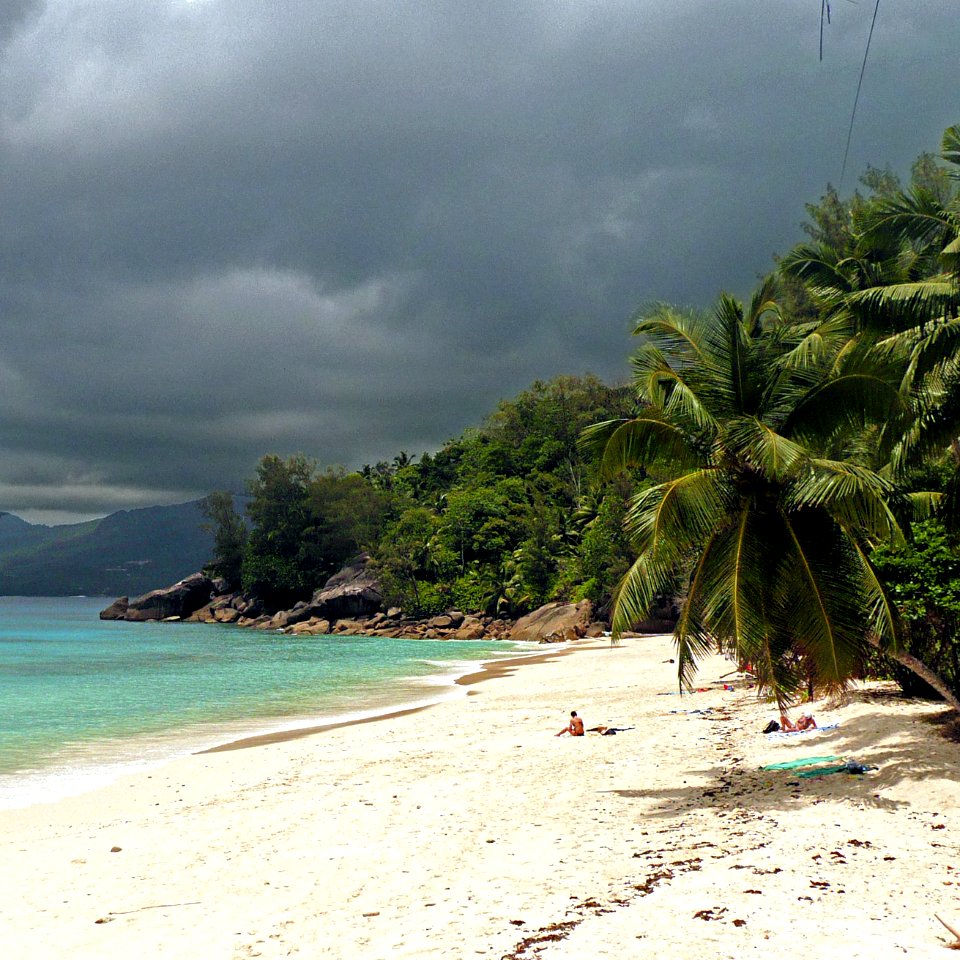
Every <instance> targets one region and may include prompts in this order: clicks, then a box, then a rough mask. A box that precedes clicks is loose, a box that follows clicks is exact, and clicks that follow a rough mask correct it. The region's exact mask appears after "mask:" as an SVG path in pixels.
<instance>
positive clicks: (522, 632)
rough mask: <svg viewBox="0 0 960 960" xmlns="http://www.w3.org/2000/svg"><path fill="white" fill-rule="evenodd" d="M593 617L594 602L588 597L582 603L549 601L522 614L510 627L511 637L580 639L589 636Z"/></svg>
mask: <svg viewBox="0 0 960 960" xmlns="http://www.w3.org/2000/svg"><path fill="white" fill-rule="evenodd" d="M592 621H593V604H592V603H591V602H590V601H589V600H581V601H580V602H579V603H548V604H545V605H544V606H542V607H540V609H539V610H534V611H533V613H528V614H527V615H526V616H525V617H521V618H520V619H519V620H518V621H517V622H516V623H515V624H514V625H513V628H512V629H511V630H510V635H509V639H511V640H539V641H541V642H547V643H549V642H551V641H554V642H562V641H565V640H579V639H580V638H581V637H584V636H586V634H587V629H588V627H589V626H590V624H591V623H592Z"/></svg>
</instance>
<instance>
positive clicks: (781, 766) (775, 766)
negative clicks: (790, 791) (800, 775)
mask: <svg viewBox="0 0 960 960" xmlns="http://www.w3.org/2000/svg"><path fill="white" fill-rule="evenodd" d="M839 759H841V758H840V757H808V758H807V759H806V760H784V761H783V763H768V764H767V765H766V766H765V767H761V768H760V769H761V770H796V769H797V767H812V766H813V765H814V764H815V763H830V762H831V761H833V760H839Z"/></svg>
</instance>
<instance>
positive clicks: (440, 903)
mask: <svg viewBox="0 0 960 960" xmlns="http://www.w3.org/2000/svg"><path fill="white" fill-rule="evenodd" d="M569 652H570V653H574V652H575V653H576V656H569V655H561V656H557V655H554V654H560V653H563V651H548V652H547V653H546V654H545V655H544V659H542V660H541V661H540V662H527V663H526V668H525V669H523V670H520V669H515V668H514V667H511V666H509V665H505V666H504V667H503V668H502V669H501V670H500V671H499V673H498V678H497V679H498V682H497V683H486V682H485V681H484V680H483V679H480V678H475V679H474V680H472V681H470V682H469V683H464V684H462V686H466V687H467V692H468V693H469V694H472V695H470V696H465V697H459V698H457V699H455V700H447V701H444V702H442V703H440V704H438V705H437V706H436V707H434V708H432V709H431V711H430V713H429V714H424V713H420V714H418V715H405V716H403V717H402V718H400V722H390V721H387V722H384V723H366V724H359V725H352V726H349V727H342V728H338V729H331V730H327V731H324V732H323V735H322V736H303V737H298V738H296V739H293V740H287V741H283V742H274V743H267V744H262V745H259V746H254V747H250V748H249V749H243V750H240V749H238V750H233V751H223V752H219V753H213V754H211V753H207V754H195V755H191V756H189V757H184V758H181V759H178V760H176V761H173V762H171V763H168V764H166V765H165V766H163V767H161V768H159V769H157V770H154V771H152V772H150V773H147V774H137V775H132V776H128V777H125V778H123V779H122V780H121V781H120V782H118V783H116V784H113V785H111V786H108V787H104V788H101V789H99V790H97V791H95V792H94V793H91V794H87V795H85V796H83V797H74V798H70V799H68V800H63V801H59V802H57V803H53V804H49V805H37V806H34V807H31V808H27V809H24V810H14V811H9V812H7V813H6V814H5V816H4V818H3V820H2V821H0V844H2V854H0V855H2V856H3V857H4V862H5V863H6V864H7V867H8V869H7V870H6V871H5V872H4V875H3V876H2V877H0V916H2V917H3V920H4V927H5V932H6V934H7V943H8V952H9V953H10V954H11V955H12V956H32V955H39V954H42V953H44V947H45V946H46V952H47V953H49V954H51V955H70V956H73V957H77V958H80V960H86V958H90V960H93V958H97V960H114V958H115V960H121V958H124V960H125V958H126V957H128V956H130V955H131V954H135V953H137V952H140V953H143V951H144V948H145V945H147V944H150V945H151V947H150V949H149V950H148V953H150V955H151V956H163V957H167V956H169V957H176V958H177V960H239V958H242V957H253V956H260V957H265V958H280V957H289V956H293V955H302V956H309V957H318V958H343V957H351V958H357V960H381V958H384V957H391V958H393V957H399V958H423V957H433V956H477V957H484V958H487V960H501V958H508V960H533V958H535V957H540V958H542V960H574V958H579V957H591V958H597V960H601V958H611V960H612V958H614V957H622V956H632V957H637V958H640V960H647V958H649V960H654V958H658V957H660V956H662V955H663V954H664V953H668V954H669V955H670V956H671V957H674V958H677V960H700V958H702V957H740V956H744V955H752V952H753V951H760V950H761V949H762V950H763V951H764V953H765V954H767V953H769V952H770V951H774V952H780V953H784V954H787V953H790V952H795V951H796V944H797V942H799V941H800V940H802V941H803V942H804V950H805V952H806V953H808V954H809V955H810V956H834V955H836V954H837V949H838V947H837V945H838V944H843V947H842V951H843V954H844V956H845V958H857V960H861V958H862V960H875V958H876V957H878V956H889V955H901V954H903V955H907V956H913V957H933V956H940V955H941V954H942V951H943V947H944V944H945V942H946V941H947V940H948V939H949V938H948V937H947V936H946V931H945V930H943V928H941V927H939V925H938V924H937V923H936V921H935V920H934V919H933V914H934V913H939V914H940V916H942V917H944V919H945V920H947V922H948V923H951V922H952V923H953V925H954V926H957V925H958V922H960V899H958V892H960V868H958V867H957V866H956V864H957V862H958V859H960V858H958V853H960V845H958V831H960V812H958V811H960V783H958V780H960V774H958V772H957V771H958V769H960V745H958V744H956V743H951V742H948V741H946V740H944V739H942V738H941V737H940V736H939V735H938V731H937V729H936V727H935V726H934V725H933V724H934V723H935V722H936V721H937V720H938V718H939V717H940V716H941V715H942V713H943V708H942V707H940V706H938V705H936V704H926V703H919V702H917V701H906V700H903V699H902V698H899V697H896V696H895V695H894V694H893V691H892V688H890V687H889V685H887V686H883V685H876V684H874V685H870V686H868V687H857V688H856V689H854V690H853V691H852V692H851V694H850V695H849V696H848V697H847V698H846V699H845V700H844V701H843V702H826V701H818V702H816V703H815V704H814V705H813V710H814V712H815V714H816V715H817V718H818V720H819V721H820V722H821V723H824V724H828V723H832V722H836V723H839V727H836V728H834V729H831V730H823V731H820V732H817V733H814V734H811V735H804V736H798V737H795V738H789V737H788V738H768V737H765V736H763V734H762V733H760V731H761V729H762V727H763V726H764V725H765V723H766V721H767V720H768V719H769V718H770V716H771V715H772V712H773V710H772V707H771V706H770V705H768V704H766V703H764V702H762V701H758V700H757V699H756V697H755V695H754V692H753V691H752V690H749V689H747V688H746V685H745V684H744V682H742V681H737V682H736V683H735V684H733V686H734V689H732V690H731V689H724V687H723V685H722V683H721V677H722V675H723V674H725V673H727V672H728V671H729V670H730V664H729V663H728V662H727V661H726V660H723V659H722V658H711V659H709V660H708V661H706V662H704V664H703V666H702V668H701V671H700V677H699V686H700V687H702V688H703V692H700V693H695V694H692V695H689V696H686V695H685V696H683V697H678V696H660V694H668V693H671V692H673V690H674V689H675V683H676V673H675V671H676V665H675V664H671V663H669V659H670V657H671V656H672V653H673V647H672V643H671V642H670V640H669V638H666V637H651V638H645V639H642V640H636V639H634V640H629V641H627V642H625V643H624V644H623V645H621V646H619V647H609V646H606V645H605V644H603V643H602V642H600V643H594V644H582V645H581V644H578V645H575V646H574V647H573V649H571V650H570V651H569ZM535 658H536V655H534V657H533V658H519V659H520V660H521V661H529V660H530V659H535ZM519 665H523V664H522V663H521V664H517V665H514V666H519ZM478 673H480V674H483V675H489V674H490V673H493V671H486V670H482V671H478ZM464 679H466V678H464ZM571 708H575V709H577V710H578V712H580V713H581V715H582V716H583V717H584V719H585V721H586V723H587V726H588V727H589V726H593V725H594V724H595V723H606V724H614V725H616V726H618V727H621V728H627V727H629V728H632V729H629V730H624V732H622V733H621V734H619V735H617V736H615V737H601V736H599V735H596V734H594V735H588V736H586V737H584V738H575V739H574V738H570V737H561V738H556V737H555V736H554V734H555V733H556V731H557V729H558V728H559V726H560V724H561V723H562V722H563V721H564V720H565V719H566V717H567V715H568V714H569V710H570V709H571ZM833 755H837V756H843V757H855V758H858V759H860V760H862V761H864V762H866V763H869V764H871V765H875V766H877V767H878V768H879V769H878V770H876V771H873V772H870V773H868V774H866V775H864V776H856V777H855V776H849V775H843V774H841V775H834V776H821V777H819V778H813V779H807V780H802V779H800V778H799V777H797V776H796V773H795V772H793V771H790V770H781V771H771V770H764V769H763V768H764V767H765V766H769V764H771V763H782V762H785V761H789V762H793V761H795V760H796V759H798V758H804V757H827V756H833ZM705 921H711V922H705ZM854 929H855V930H856V936H851V933H850V931H851V930H854ZM941 933H942V934H943V935H941Z"/></svg>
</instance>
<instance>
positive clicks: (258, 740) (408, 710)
mask: <svg viewBox="0 0 960 960" xmlns="http://www.w3.org/2000/svg"><path fill="white" fill-rule="evenodd" d="M397 639H404V638H402V637H398V638H397ZM581 642H582V641H581ZM557 647H558V648H557V649H556V650H553V651H551V652H549V653H531V654H529V655H528V656H515V657H505V658H503V659H502V660H483V661H480V666H481V669H480V670H475V671H472V672H471V673H466V674H463V675H461V676H458V677H456V678H455V679H454V680H453V684H452V686H473V685H475V684H477V683H482V682H483V681H484V680H494V679H496V678H497V677H503V676H510V675H512V674H513V673H514V672H515V671H516V669H517V668H518V667H520V666H523V665H524V664H525V663H526V664H529V663H544V662H546V661H548V660H552V659H554V658H555V657H560V656H563V655H565V654H568V653H572V652H574V644H568V645H563V646H560V645H559V644H558V645H557ZM467 695H468V696H469V692H468V694H467ZM446 702H448V701H447V699H446V698H441V699H438V700H433V701H431V702H430V703H423V704H417V705H415V706H412V707H402V706H401V707H399V708H397V709H390V708H387V709H386V712H382V713H375V714H371V715H370V716H364V717H356V718H354V719H350V720H332V721H331V722H330V723H320V724H312V725H310V726H307V727H294V728H292V729H290V730H277V731H274V732H269V733H259V734H253V735H252V736H249V737H242V738H240V739H239V740H231V741H228V742H226V743H221V744H217V745H216V746H214V747H208V748H207V749H205V750H195V751H193V755H194V756H202V755H203V754H207V753H226V752H228V751H231V750H247V749H249V748H251V747H262V746H265V745H267V744H270V743H286V742H287V741H289V740H300V739H302V738H303V737H312V736H314V735H316V734H320V733H327V732H329V731H330V730H341V729H343V728H345V727H355V726H360V725H362V724H366V723H377V722H378V721H380V720H396V719H399V718H400V717H409V716H412V715H413V714H415V713H422V712H423V711H424V710H430V709H432V708H433V707H437V706H439V705H440V704H441V703H446Z"/></svg>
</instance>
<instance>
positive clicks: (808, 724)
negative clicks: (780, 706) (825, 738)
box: [780, 713, 817, 733]
mask: <svg viewBox="0 0 960 960" xmlns="http://www.w3.org/2000/svg"><path fill="white" fill-rule="evenodd" d="M816 727H817V721H816V720H814V719H813V717H812V716H810V714H809V713H801V714H800V716H799V717H797V722H796V723H794V722H793V721H792V720H791V719H790V718H789V717H788V716H787V715H786V714H785V713H781V714H780V729H781V730H782V731H783V732H784V733H797V732H799V731H800V730H815V729H816Z"/></svg>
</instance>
